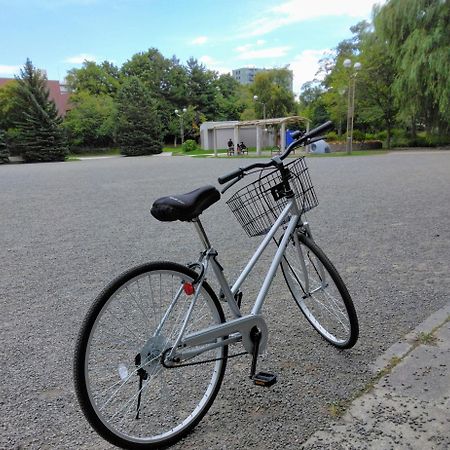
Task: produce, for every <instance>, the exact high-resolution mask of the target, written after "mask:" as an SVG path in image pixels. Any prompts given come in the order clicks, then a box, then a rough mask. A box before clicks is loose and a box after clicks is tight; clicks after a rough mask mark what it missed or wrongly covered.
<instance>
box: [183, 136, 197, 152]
mask: <svg viewBox="0 0 450 450" xmlns="http://www.w3.org/2000/svg"><path fill="white" fill-rule="evenodd" d="M197 149H198V145H197V142H195V141H194V140H193V139H188V140H187V141H184V142H183V152H185V153H188V152H193V151H195V150H197Z"/></svg>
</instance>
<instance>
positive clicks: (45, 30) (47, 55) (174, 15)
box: [0, 0, 384, 93]
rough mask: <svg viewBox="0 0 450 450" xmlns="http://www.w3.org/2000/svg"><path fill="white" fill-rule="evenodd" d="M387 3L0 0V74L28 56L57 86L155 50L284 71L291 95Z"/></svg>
mask: <svg viewBox="0 0 450 450" xmlns="http://www.w3.org/2000/svg"><path fill="white" fill-rule="evenodd" d="M383 2H384V0H347V1H346V0H278V1H277V0H0V41H1V43H2V44H1V46H0V77H12V76H13V75H14V74H16V75H17V74H19V70H20V68H21V67H22V66H23V64H24V63H25V61H26V59H27V58H30V59H31V60H32V62H33V64H34V65H35V66H36V67H38V68H40V69H44V70H46V71H47V75H48V78H49V79H59V80H63V79H64V77H65V75H66V73H67V71H68V70H70V69H71V68H73V67H76V68H79V67H81V64H82V63H83V61H84V60H91V61H96V62H101V61H104V60H108V61H110V62H113V63H114V64H116V65H118V66H119V67H120V66H121V65H122V64H123V63H124V62H125V61H127V60H128V59H130V58H131V57H132V55H133V54H135V53H138V52H142V51H145V50H147V49H148V48H151V47H155V48H157V49H158V50H159V51H160V52H161V53H162V54H163V55H164V56H165V57H168V58H169V57H172V56H173V55H175V56H176V57H177V58H178V59H179V60H180V61H181V62H182V63H185V62H186V61H187V60H188V59H189V58H190V57H194V58H196V59H197V60H199V61H201V62H202V63H203V64H204V65H205V66H206V67H207V68H208V69H212V70H216V71H218V72H220V73H227V72H231V70H232V69H238V68H241V67H262V68H272V67H286V66H287V65H289V68H290V69H291V70H293V72H294V92H295V93H298V92H299V90H300V86H301V85H302V84H303V83H305V82H306V81H310V80H312V79H313V78H314V76H315V73H316V71H317V68H318V65H317V64H318V60H319V59H320V58H321V57H322V56H323V55H324V53H326V52H327V51H329V50H330V49H332V48H334V47H336V45H337V44H338V43H339V42H340V41H342V40H343V39H347V38H349V37H351V32H350V27H351V26H352V25H354V24H356V23H357V22H359V21H360V20H363V19H367V20H370V17H371V11H372V7H373V4H374V3H383Z"/></svg>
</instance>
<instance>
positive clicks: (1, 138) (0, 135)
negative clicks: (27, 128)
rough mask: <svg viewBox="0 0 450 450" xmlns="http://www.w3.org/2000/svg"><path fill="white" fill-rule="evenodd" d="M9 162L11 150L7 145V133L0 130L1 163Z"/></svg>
mask: <svg viewBox="0 0 450 450" xmlns="http://www.w3.org/2000/svg"><path fill="white" fill-rule="evenodd" d="M7 162H9V151H8V147H7V145H6V140H5V133H4V132H3V131H2V130H0V164H3V163H7Z"/></svg>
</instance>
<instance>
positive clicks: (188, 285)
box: [183, 283, 195, 295]
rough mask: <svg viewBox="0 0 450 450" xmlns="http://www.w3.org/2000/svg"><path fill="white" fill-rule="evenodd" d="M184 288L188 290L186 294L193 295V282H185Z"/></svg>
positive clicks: (185, 290)
mask: <svg viewBox="0 0 450 450" xmlns="http://www.w3.org/2000/svg"><path fill="white" fill-rule="evenodd" d="M183 289H184V292H186V295H192V294H193V293H194V292H195V289H194V286H192V284H191V283H184V284H183Z"/></svg>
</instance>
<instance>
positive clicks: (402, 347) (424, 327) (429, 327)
mask: <svg viewBox="0 0 450 450" xmlns="http://www.w3.org/2000/svg"><path fill="white" fill-rule="evenodd" d="M449 316H450V302H449V303H447V305H445V306H444V307H442V308H441V309H439V310H438V311H436V312H435V313H433V314H431V316H430V317H428V319H426V320H425V321H424V322H422V323H421V324H420V325H418V326H417V327H416V328H414V330H413V331H411V332H409V333H408V334H407V335H405V337H404V338H403V339H401V340H400V341H398V342H396V343H395V344H393V345H392V346H391V347H389V348H388V349H387V350H386V351H385V352H384V353H383V354H382V355H381V356H379V357H378V358H377V359H376V360H375V362H374V363H373V364H372V365H371V366H370V369H371V370H372V371H373V372H374V373H375V374H376V373H378V372H380V371H381V370H383V369H385V368H386V367H388V365H389V364H390V362H391V361H392V359H393V358H399V359H403V358H404V357H405V356H406V355H407V354H408V353H409V352H410V351H411V350H412V349H413V348H414V346H415V345H416V344H415V341H416V338H417V336H418V335H419V334H420V333H431V332H432V331H433V330H434V329H436V328H437V327H439V326H441V325H443V324H444V323H445V321H446V320H447V318H448V317H449Z"/></svg>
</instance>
